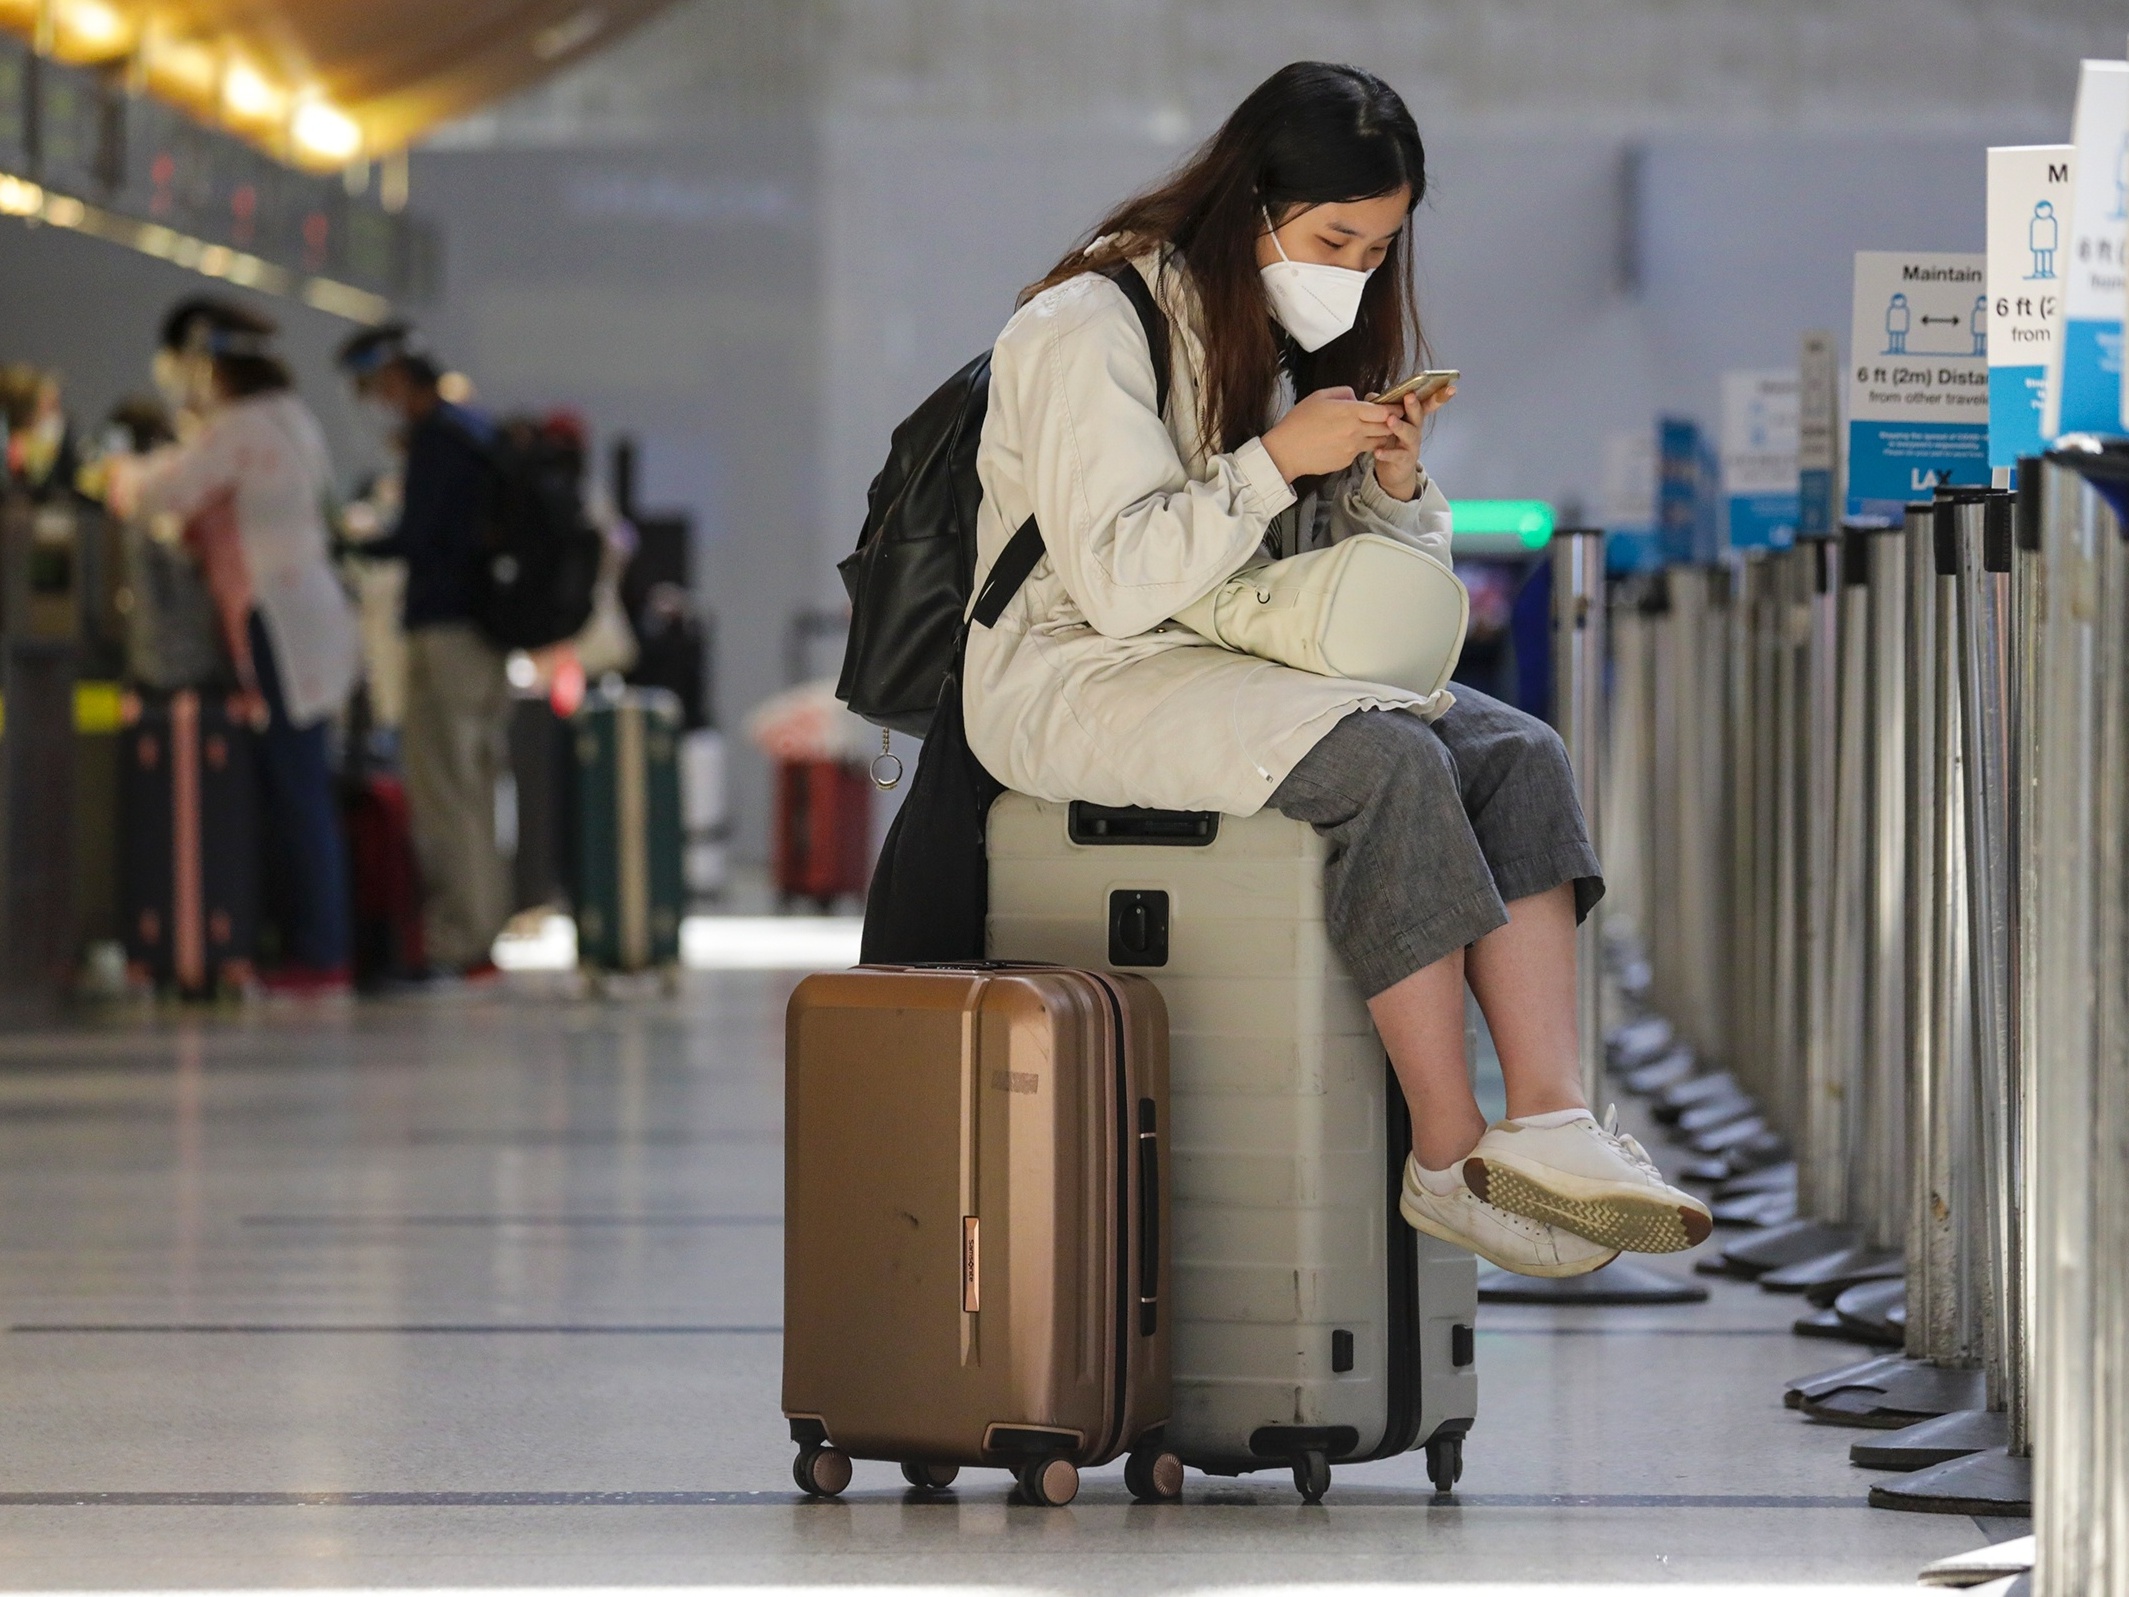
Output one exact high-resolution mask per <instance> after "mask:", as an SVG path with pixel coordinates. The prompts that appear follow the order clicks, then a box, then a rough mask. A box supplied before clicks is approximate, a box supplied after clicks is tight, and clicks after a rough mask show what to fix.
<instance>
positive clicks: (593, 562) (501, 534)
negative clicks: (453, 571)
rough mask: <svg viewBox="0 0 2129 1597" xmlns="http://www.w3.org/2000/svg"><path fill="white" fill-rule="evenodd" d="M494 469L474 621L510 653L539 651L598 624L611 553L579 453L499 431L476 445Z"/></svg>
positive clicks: (483, 531)
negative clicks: (589, 508)
mask: <svg viewBox="0 0 2129 1597" xmlns="http://www.w3.org/2000/svg"><path fill="white" fill-rule="evenodd" d="M476 442H477V444H478V446H479V448H480V450H481V453H482V454H483V456H485V457H486V459H487V461H488V465H489V470H490V480H489V493H488V503H487V506H486V508H485V511H484V513H483V515H482V518H481V564H480V575H479V582H478V587H477V589H476V591H475V595H474V620H475V621H476V622H477V623H478V624H479V626H480V629H481V631H483V632H485V633H486V634H487V635H488V637H489V639H490V640H491V641H492V642H494V643H496V644H498V645H500V646H501V647H503V648H505V649H539V648H544V647H545V646H546V645H548V644H550V643H560V642H561V641H562V640H563V639H564V638H570V637H574V636H576V634H577V633H578V632H580V631H581V630H582V629H583V626H584V623H585V622H587V621H589V620H590V619H591V603H592V590H593V589H594V588H595V587H596V586H597V585H598V581H599V558H600V556H601V554H602V553H603V552H604V550H603V542H602V540H601V538H600V536H599V529H598V528H596V527H594V526H593V525H592V524H591V518H590V517H589V516H587V515H586V514H585V512H584V498H583V495H582V493H581V492H580V490H579V487H578V484H579V481H580V479H581V473H582V468H581V465H580V462H579V459H578V457H577V455H576V454H575V452H574V451H571V450H567V449H564V448H562V447H561V446H559V445H555V444H551V443H548V442H547V441H546V440H544V439H542V438H540V437H539V436H538V435H537V434H535V435H533V436H532V437H531V438H530V439H526V438H522V437H515V438H514V437H512V436H511V434H510V433H509V432H507V431H505V430H502V429H498V430H497V431H496V433H495V434H494V435H493V437H491V438H486V439H478V440H476Z"/></svg>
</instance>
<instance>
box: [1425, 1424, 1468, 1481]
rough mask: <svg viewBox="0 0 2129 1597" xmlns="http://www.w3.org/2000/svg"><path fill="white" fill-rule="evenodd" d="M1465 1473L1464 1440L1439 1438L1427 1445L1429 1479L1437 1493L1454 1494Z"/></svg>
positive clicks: (1448, 1437) (1450, 1437)
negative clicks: (1459, 1480)
mask: <svg viewBox="0 0 2129 1597" xmlns="http://www.w3.org/2000/svg"><path fill="white" fill-rule="evenodd" d="M1463 1473H1464V1439H1463V1438H1462V1437H1461V1436H1437V1437H1435V1438H1434V1439H1433V1440H1432V1441H1430V1442H1428V1443H1427V1479H1428V1480H1430V1481H1432V1482H1433V1483H1434V1489H1435V1490H1436V1491H1437V1492H1453V1491H1455V1490H1456V1483H1457V1481H1458V1479H1459V1478H1460V1477H1461V1476H1462V1475H1463Z"/></svg>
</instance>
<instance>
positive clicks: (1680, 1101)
mask: <svg viewBox="0 0 2129 1597" xmlns="http://www.w3.org/2000/svg"><path fill="white" fill-rule="evenodd" d="M1743 1097H1744V1090H1743V1089H1742V1088H1740V1087H1739V1086H1738V1085H1737V1078H1736V1077H1735V1076H1733V1075H1731V1074H1730V1073H1729V1072H1728V1071H1727V1070H1711V1071H1709V1072H1708V1073H1707V1074H1706V1075H1705V1076H1689V1077H1687V1078H1686V1079H1685V1080H1684V1081H1681V1082H1677V1083H1675V1084H1673V1085H1671V1086H1669V1087H1666V1088H1664V1089H1663V1091H1661V1092H1659V1093H1657V1094H1656V1107H1655V1109H1654V1111H1653V1113H1654V1114H1655V1116H1656V1118H1657V1120H1658V1121H1660V1122H1661V1123H1662V1124H1664V1125H1666V1126H1675V1125H1676V1124H1678V1122H1679V1120H1680V1119H1681V1118H1682V1117H1683V1116H1684V1115H1685V1113H1686V1111H1687V1110H1689V1109H1697V1108H1699V1107H1700V1106H1701V1105H1702V1104H1706V1103H1714V1102H1716V1101H1717V1100H1719V1099H1724V1098H1743ZM1746 1101H1747V1102H1749V1101H1750V1100H1749V1099H1747V1100H1746Z"/></svg>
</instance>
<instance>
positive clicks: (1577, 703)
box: [1479, 527, 1708, 1304]
mask: <svg viewBox="0 0 2129 1597" xmlns="http://www.w3.org/2000/svg"><path fill="white" fill-rule="evenodd" d="M1552 547H1553V553H1552V662H1553V679H1552V680H1553V703H1554V712H1553V715H1554V721H1555V724H1556V728H1557V730H1558V731H1559V734H1560V740H1561V742H1563V743H1564V744H1565V745H1566V746H1567V756H1568V759H1569V761H1570V762H1571V763H1572V764H1573V766H1574V770H1575V786H1576V788H1577V790H1578V792H1579V794H1580V796H1581V800H1582V810H1583V817H1584V820H1585V821H1586V822H1587V824H1588V826H1589V829H1590V833H1591V835H1592V836H1595V837H1600V838H1601V837H1603V836H1604V835H1605V832H1604V814H1603V786H1604V784H1603V769H1602V767H1603V752H1602V751H1603V746H1604V669H1605V653H1606V651H1605V619H1606V611H1605V594H1604V534H1603V533H1602V532H1600V531H1598V530H1596V529H1594V528H1584V527H1575V528H1565V529H1562V530H1560V531H1558V532H1556V533H1554V534H1553V546H1552ZM1602 911H1603V906H1602V905H1601V904H1600V905H1599V906H1598V908H1597V910H1596V911H1595V912H1592V913H1591V915H1590V916H1589V917H1588V919H1586V920H1585V921H1583V923H1582V926H1581V929H1580V930H1579V931H1578V932H1577V934H1576V939H1575V960H1576V969H1575V976H1576V993H1575V998H1576V1015H1577V1021H1578V1025H1579V1031H1580V1037H1581V1045H1582V1090H1583V1093H1584V1095H1585V1096H1586V1097H1587V1099H1588V1101H1589V1102H1590V1103H1591V1104H1592V1105H1596V1104H1598V1103H1600V1102H1601V1101H1602V1100H1601V1098H1600V1096H1599V1095H1600V1094H1601V1093H1602V1091H1603V1089H1604V1082H1603V1074H1602V1072H1603V1062H1604V1039H1603V1030H1602V1025H1603V1017H1602V1005H1601V1002H1600V998H1601V993H1602V982H1603V954H1604V940H1603V931H1602ZM1707 1295H1708V1292H1707V1288H1705V1287H1703V1286H1699V1285H1697V1284H1694V1283H1691V1282H1686V1281H1680V1280H1678V1279H1676V1278H1675V1277H1672V1276H1668V1275H1665V1274H1664V1273H1663V1272H1662V1271H1660V1270H1652V1269H1649V1268H1648V1267H1647V1266H1645V1265H1641V1264H1637V1263H1634V1262H1632V1261H1630V1260H1625V1259H1620V1260H1615V1261H1613V1262H1612V1263H1611V1264H1608V1265H1606V1266H1605V1267H1604V1268H1603V1269H1601V1270H1596V1271H1593V1272H1591V1273H1590V1274H1588V1275H1580V1276H1571V1277H1567V1278H1565V1279H1561V1280H1545V1279H1540V1278H1537V1277H1531V1276H1519V1275H1510V1274H1507V1273H1506V1272H1488V1273H1487V1274H1486V1275H1485V1277H1484V1278H1483V1279H1482V1281H1481V1283H1480V1287H1479V1296H1480V1297H1481V1299H1483V1300H1484V1301H1486V1302H1489V1303H1582V1304H1651V1303H1699V1302H1703V1301H1705V1300H1706V1298H1707Z"/></svg>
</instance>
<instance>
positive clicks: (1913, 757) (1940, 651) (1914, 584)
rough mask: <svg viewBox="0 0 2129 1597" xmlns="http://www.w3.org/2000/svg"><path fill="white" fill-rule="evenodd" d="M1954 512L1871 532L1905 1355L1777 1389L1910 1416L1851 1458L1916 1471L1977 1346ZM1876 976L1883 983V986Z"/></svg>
mask: <svg viewBox="0 0 2129 1597" xmlns="http://www.w3.org/2000/svg"><path fill="white" fill-rule="evenodd" d="M1952 515H1953V503H1952V501H1951V500H1950V499H1949V498H1947V499H1945V500H1944V501H1943V502H1942V503H1939V504H1919V505H1910V506H1908V507H1907V510H1906V513H1905V516H1904V518H1903V524H1902V528H1901V531H1900V532H1899V533H1898V534H1896V535H1889V538H1888V539H1886V540H1881V543H1882V542H1887V541H1890V539H1891V538H1892V537H1896V538H1897V541H1898V542H1899V544H1900V545H1901V546H1903V547H1904V549H1905V558H1904V561H1903V562H1902V564H1903V566H1904V571H1905V598H1906V602H1905V606H1904V609H1905V612H1906V614H1905V621H1906V625H1905V629H1904V630H1905V641H1904V647H1903V648H1902V649H1901V650H1900V652H1899V658H1898V668H1899V670H1900V671H1901V673H1902V674H1903V675H1904V677H1905V709H1906V716H1905V726H1904V742H1905V745H1906V748H1905V759H1904V762H1903V763H1904V766H1905V770H1904V780H1903V782H1902V783H1901V786H1902V789H1903V794H1904V804H1903V808H1904V810H1905V812H1906V817H1907V827H1906V840H1905V848H1904V853H1905V883H1904V892H1903V893H1902V901H1901V907H1900V915H1899V919H1900V921H1901V923H1902V924H1903V925H1904V926H1905V927H1906V928H1907V931H1908V936H1907V938H1906V943H1905V957H1904V961H1903V972H1902V975H1901V977H1900V980H1899V985H1900V986H1901V987H1902V988H1903V990H1904V1003H1903V1005H1902V1009H1903V1026H1902V1031H1901V1037H1902V1041H1903V1052H1904V1055H1905V1068H1906V1072H1907V1079H1906V1094H1907V1105H1908V1111H1907V1112H1908V1136H1907V1142H1908V1154H1907V1162H1906V1172H1905V1183H1906V1184H1905V1191H1904V1197H1903V1198H1902V1203H1903V1207H1904V1211H1905V1212H1904V1221H1905V1230H1906V1241H1907V1247H1906V1259H1907V1294H1906V1296H1907V1332H1906V1345H1905V1351H1904V1354H1893V1355H1887V1356H1884V1357H1880V1358H1876V1359H1866V1360H1862V1361H1860V1362H1857V1363H1854V1364H1850V1365H1846V1366H1842V1367H1840V1368H1837V1369H1833V1370H1828V1371H1826V1372H1824V1373H1822V1374H1820V1375H1816V1376H1812V1377H1809V1378H1807V1379H1805V1380H1802V1381H1799V1382H1797V1383H1795V1384H1794V1385H1793V1386H1792V1387H1791V1388H1790V1389H1789V1392H1788V1401H1789V1402H1790V1403H1791V1405H1792V1406H1797V1407H1801V1408H1802V1409H1803V1410H1804V1411H1805V1412H1806V1413H1808V1414H1810V1415H1812V1416H1813V1417H1814V1418H1817V1419H1821V1420H1826V1421H1829V1422H1832V1423H1836V1424H1842V1423H1845V1424H1855V1425H1864V1426H1871V1427H1883V1426H1888V1425H1893V1426H1897V1425H1901V1424H1903V1423H1904V1424H1908V1425H1909V1427H1910V1428H1909V1429H1907V1430H1902V1431H1900V1432H1899V1433H1898V1441H1897V1444H1896V1443H1895V1442H1894V1441H1892V1440H1887V1441H1886V1442H1884V1443H1882V1444H1881V1443H1875V1442H1873V1443H1860V1444H1858V1445H1857V1447H1855V1448H1853V1449H1851V1451H1850V1457H1851V1459H1852V1460H1854V1461H1855V1462H1858V1463H1864V1464H1868V1465H1871V1466H1872V1467H1877V1468H1899V1469H1919V1468H1921V1467H1923V1466H1924V1465H1927V1464H1933V1463H1937V1462H1939V1461H1941V1460H1942V1459H1944V1458H1951V1457H1957V1456H1959V1454H1960V1453H1961V1452H1964V1451H1968V1450H1969V1448H1968V1447H1967V1446H1965V1445H1953V1446H1951V1447H1950V1448H1949V1450H1938V1451H1925V1450H1924V1448H1925V1445H1926V1439H1925V1438H1923V1437H1921V1436H1920V1435H1919V1434H1918V1433H1917V1431H1916V1430H1915V1429H1914V1428H1913V1422H1916V1421H1922V1420H1929V1419H1933V1418H1934V1417H1936V1416H1939V1415H1946V1414H1955V1413H1958V1412H1960V1411H1963V1410H1968V1409H1978V1408H1980V1407H1981V1406H1982V1405H1983V1402H1984V1395H1985V1394H1984V1386H1983V1377H1982V1373H1981V1371H1980V1369H1979V1367H1978V1365H1979V1349H1978V1346H1977V1345H1976V1344H1975V1341H1974V1339H1973V1338H1972V1337H1971V1336H1970V1335H1968V1334H1967V1333H1966V1330H1965V1320H1964V1318H1963V1316H1962V1304H1963V1303H1964V1301H1965V1300H1964V1298H1963V1297H1962V1281H1963V1277H1962V1275H1961V1271H1960V1260H1959V1257H1958V1241H1959V1237H1960V1234H1961V1228H1960V1227H1959V1225H1958V1223H1957V1222H1958V1215H1957V1213H1956V1209H1955V1202H1956V1194H1957V1192H1958V1191H1959V1190H1960V1184H1961V1181H1962V1179H1963V1177H1962V1170H1961V1144H1960V1142H1959V1141H1958V1138H1957V1136H1956V1135H1955V1130H1956V1129H1957V1127H1955V1124H1954V1119H1953V1110H1954V1107H1955V1105H1956V1104H1957V1103H1958V1102H1959V1101H1960V1095H1961V1093H1962V1092H1963V1090H1964V1089H1963V1086H1962V1084H1963V1083H1965V1082H1967V1081H1969V1080H1970V1079H1971V1071H1970V1068H1969V1065H1968V1059H1969V1051H1968V1048H1967V1037H1968V1028H1967V1027H1966V1026H1965V1025H1964V1024H1963V1023H1962V1022H1961V1020H1960V1017H1961V1016H1962V1015H1963V1013H1964V1003H1965V994H1966V989H1967V985H1968V983H1967V977H1966V970H1965V965H1964V950H1965V947H1966V938H1965V932H1966V919H1965V910H1964V898H1963V883H1964V879H1965V841H1964V826H1963V821H1962V820H1961V818H1960V817H1961V815H1962V814H1963V810H1962V808H1961V802H1962V785H1963V784H1962V780H1961V773H1962V771H1963V764H1962V761H1961V750H1960V740H1959V732H1958V727H1959V722H1958V710H1959V705H1958V696H1957V694H1956V692H1955V691H1954V688H1955V686H1956V666H1957V655H1956V645H1957V634H1956V629H1955V620H1954V611H1953V605H1954V603H1955V599H1956V588H1955V584H1954V582H1953V580H1952V576H1951V573H1952V570H1953V569H1954V568H1953V566H1952V565H1951V563H1950V562H1951V556H1952V555H1953V554H1954V552H1955V542H1956V539H1955V530H1954V527H1953V522H1952ZM1940 520H1941V522H1942V528H1941V532H1942V537H1941V538H1940V537H1939V531H1940V528H1939V522H1940ZM1940 553H1942V554H1943V555H1944V557H1945V560H1944V562H1943V563H1942V564H1940V561H1939V558H1938V556H1939V554H1940ZM1887 652H1888V655H1890V654H1891V652H1892V651H1890V650H1888V651H1887ZM1887 985H1888V984H1887V982H1885V981H1881V982H1880V984H1879V987H1880V990H1881V991H1884V990H1886V988H1887ZM1960 1124H1962V1125H1963V1121H1962V1122H1960ZM1896 1446H1897V1448H1899V1449H1900V1450H1897V1451H1896V1450H1895V1448H1896Z"/></svg>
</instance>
